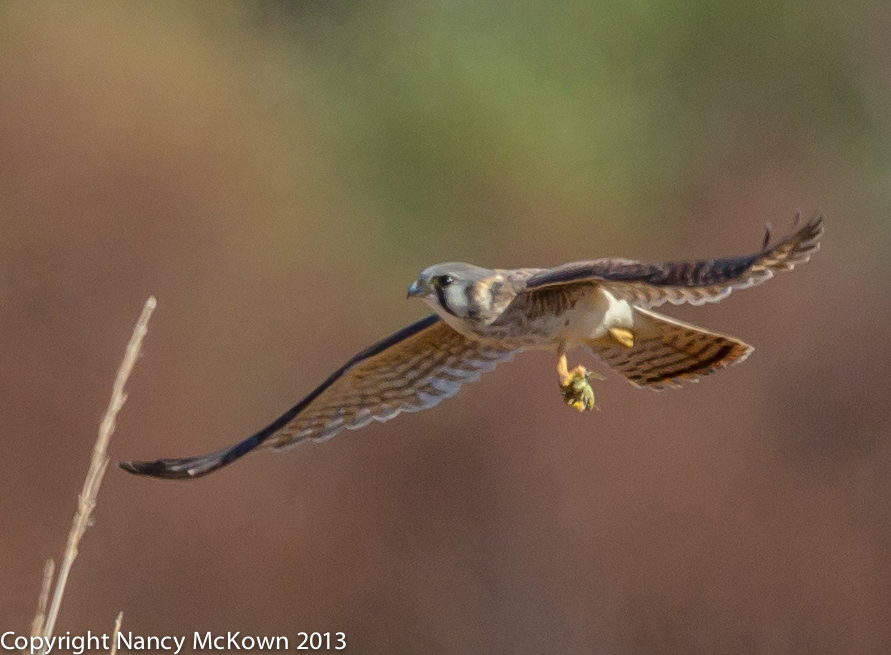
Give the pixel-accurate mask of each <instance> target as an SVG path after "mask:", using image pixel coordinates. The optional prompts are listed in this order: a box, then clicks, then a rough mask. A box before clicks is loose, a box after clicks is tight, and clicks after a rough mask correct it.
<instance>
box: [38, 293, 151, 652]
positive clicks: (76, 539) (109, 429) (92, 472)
mask: <svg viewBox="0 0 891 655" xmlns="http://www.w3.org/2000/svg"><path fill="white" fill-rule="evenodd" d="M157 304H158V303H157V301H156V300H155V297H154V296H151V297H149V299H148V300H146V301H145V306H144V307H143V308H142V314H141V315H140V317H139V320H138V321H137V322H136V327H134V328H133V336H132V337H130V343H129V344H127V350H126V352H125V353H124V360H123V361H122V362H121V366H120V367H119V368H118V373H117V376H116V377H115V381H114V387H113V389H112V393H111V400H110V401H109V403H108V409H107V410H106V411H105V416H104V417H103V418H102V423H101V425H100V426H99V437H98V438H97V439H96V445H95V446H93V457H92V459H91V460H90V469H89V471H88V472H87V478H86V480H84V486H83V488H82V489H81V492H80V495H79V496H78V497H77V513H76V514H75V515H74V522H73V524H72V525H71V531H70V532H69V533H68V545H67V547H66V548H65V555H64V556H63V558H62V566H61V567H59V577H58V578H57V579H56V586H55V589H54V590H53V600H52V603H51V604H50V607H49V612H48V613H44V611H45V608H46V597H47V595H48V593H49V587H50V583H51V581H52V574H53V569H52V566H53V565H52V560H50V561H49V562H48V563H47V566H46V568H45V569H44V581H43V590H42V591H41V597H40V602H39V603H38V610H37V616H35V617H34V623H33V624H32V633H34V632H37V633H39V632H41V631H42V636H43V638H44V640H43V649H42V650H41V655H44V654H45V653H46V651H47V646H48V643H49V639H50V638H51V637H52V636H53V628H55V625H56V618H57V617H58V615H59V606H60V605H61V604H62V596H63V594H64V593H65V585H66V584H67V583H68V574H69V573H70V572H71V566H72V565H73V564H74V560H75V558H76V557H77V548H78V545H79V544H80V540H81V538H82V537H83V536H84V532H86V529H87V527H88V526H89V525H90V520H91V518H92V515H93V509H94V508H95V507H96V497H97V496H98V494H99V486H100V485H101V484H102V478H103V477H104V476H105V470H106V469H107V468H108V462H109V459H108V442H109V440H110V439H111V435H112V434H113V433H114V429H115V420H116V418H117V415H118V412H120V411H121V407H123V406H124V402H125V401H126V400H127V395H126V394H125V393H124V385H125V384H126V383H127V379H128V378H129V377H130V373H131V372H132V371H133V367H134V365H135V364H136V360H137V359H138V358H139V352H140V349H141V348H142V339H143V338H144V337H145V334H146V332H147V331H148V322H149V319H150V318H151V316H152V312H153V311H155V307H156V306H157ZM122 620H123V612H121V613H120V614H118V618H117V621H116V622H115V631H114V642H113V646H112V651H111V652H112V653H113V652H114V651H115V646H116V644H117V634H118V632H119V631H120V628H121V621H122ZM35 636H36V635H35Z"/></svg>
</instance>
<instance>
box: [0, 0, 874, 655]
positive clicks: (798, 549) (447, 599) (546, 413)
mask: <svg viewBox="0 0 891 655" xmlns="http://www.w3.org/2000/svg"><path fill="white" fill-rule="evenodd" d="M889 28H891V6H889V5H888V4H887V3H884V2H877V1H869V0H854V1H853V2H840V1H837V0H836V1H832V0H823V1H817V2H813V3H806V4H805V3H797V2H793V1H792V0H789V1H787V2H777V3H764V2H760V1H759V2H755V1H746V0H744V1H743V2H739V3H713V2H698V1H694V2H689V1H684V2H681V1H680V0H647V1H646V2H638V3H625V2H604V3H576V2H562V1H559V2H551V3H533V2H523V3H498V2H493V1H491V0H485V1H483V2H480V1H478V0H475V1H474V2H463V1H461V0H459V1H458V2H450V3H437V2H427V1H423V0H422V1H421V2H412V1H409V0H390V1H383V2H377V3H357V2H346V1H331V2H322V1H320V0H308V1H305V2H261V1H254V2H240V3H223V2H219V3H210V2H181V3H124V2H113V1H110V0H109V1H96V2H85V3H77V4H75V3H51V2H28V1H23V0H20V1H9V2H4V3H3V4H2V5H0V425H2V426H3V428H2V434H0V443H2V452H3V458H2V460H0V480H2V483H0V484H2V487H0V581H2V584H0V629H2V630H3V631H6V630H15V631H19V632H25V631H26V630H27V629H28V626H29V624H30V620H31V618H32V616H33V613H34V609H35V605H36V598H37V593H38V589H39V584H40V577H41V568H42V564H43V561H44V559H45V558H47V557H50V556H53V557H58V556H59V555H60V554H61V550H62V547H63V544H64V539H65V536H66V534H67V530H68V526H69V524H70V520H71V516H72V514H73V511H74V508H75V498H76V494H77V492H78V490H79V489H80V485H81V483H82V480H83V477H84V474H85V472H86V469H87V464H88V461H89V456H90V451H91V448H92V444H93V441H94V439H95V434H96V429H97V426H98V423H99V419H100V417H101V414H102V412H103V411H104V409H105V406H106V404H107V402H108V400H107V399H108V396H109V393H110V389H111V383H112V379H113V375H114V372H115V369H116V367H117V365H118V362H119V361H120V358H121V356H122V354H123V349H124V345H125V343H126V341H127V339H128V337H129V334H130V330H131V328H132V325H133V322H134V321H135V319H136V317H137V315H138V313H139V309H140V307H141V305H142V303H143V301H144V300H145V298H146V297H147V296H148V295H149V294H155V295H156V296H157V297H158V300H159V308H158V310H157V312H156V314H155V317H154V319H153V322H152V325H151V328H150V331H149V335H148V338H147V341H146V345H145V348H144V357H143V358H142V360H141V361H140V363H139V365H138V367H137V369H136V372H135V376H134V377H133V379H132V380H131V382H130V385H129V388H128V390H129V392H130V400H129V401H128V403H127V405H126V407H125V408H124V411H123V413H122V415H121V417H120V422H119V426H118V432H117V434H116V436H115V438H114V439H113V441H112V444H111V452H112V455H113V457H114V458H116V459H129V458H142V459H146V458H152V459H153V458H156V457H160V456H176V455H192V454H198V453H202V452H205V451H208V450H214V449H217V448H219V447H221V446H224V445H228V444H230V443H233V442H234V441H236V440H239V439H241V438H243V437H244V436H246V435H248V434H250V433H251V432H253V431H255V430H256V429H258V428H260V427H262V426H263V425H264V424H265V423H266V422H268V421H270V420H271V419H273V418H275V417H276V416H278V414H279V413H280V412H281V411H283V410H284V409H286V408H287V407H289V406H290V405H292V404H293V403H295V402H296V401H297V400H299V398H300V397H301V396H302V395H303V394H305V393H307V392H308V391H309V390H311V389H312V388H313V387H314V386H315V384H317V383H318V382H320V381H321V380H322V379H324V377H325V376H327V374H328V373H329V372H330V371H331V370H333V369H334V368H336V367H337V366H339V365H340V364H341V363H342V362H343V361H345V360H346V359H347V358H348V357H349V356H350V355H352V354H353V353H354V352H356V351H358V350H360V349H362V348H363V347H365V346H366V345H367V344H369V343H370V342H372V341H373V340H376V339H377V338H379V337H382V336H384V335H386V334H388V333H390V332H392V331H394V330H396V329H398V328H400V327H402V326H403V325H404V324H407V323H408V322H409V321H412V320H415V319H417V318H420V317H421V316H423V315H425V313H426V312H425V308H424V307H422V306H421V305H420V304H419V303H417V302H412V303H409V302H406V301H405V300H404V293H405V288H406V287H407V285H408V284H409V283H410V282H411V281H412V280H413V279H414V277H415V276H416V274H417V273H418V271H419V270H421V269H422V268H424V267H426V266H427V265H429V264H432V263H435V262H438V261H446V260H456V259H457V260H467V261H472V262H476V263H479V264H484V265H488V266H501V267H513V266H521V265H538V266H550V265H555V264H559V263H562V262H564V261H568V260H572V259H579V258H590V257H598V256H607V255H622V256H633V257H640V258H648V259H655V260H661V259H668V258H692V257H712V256H721V255H731V254H742V253H746V252H751V251H754V250H756V249H757V248H758V247H759V246H760V243H761V238H762V234H763V227H764V223H765V222H766V221H771V222H773V223H774V225H775V226H776V228H777V229H776V231H777V233H785V232H786V231H787V230H788V229H790V227H791V223H792V219H793V217H794V215H795V213H796V212H797V211H801V212H802V214H803V215H804V217H805V218H809V217H810V216H812V215H813V214H814V213H815V212H817V211H822V212H824V213H825V215H826V217H827V235H826V239H825V242H824V247H823V249H822V250H821V252H819V253H818V254H817V256H816V257H815V258H814V260H813V261H812V263H811V264H809V265H807V266H805V267H802V268H801V269H799V270H796V271H795V272H794V273H792V274H787V275H783V276H781V277H780V278H778V279H776V280H774V281H773V282H771V283H769V284H768V285H766V286H765V287H761V288H758V289H756V290H753V291H750V292H744V293H739V294H734V296H733V297H731V298H730V299H729V300H727V301H725V302H724V303H722V304H721V305H720V306H711V307H705V308H697V309H689V308H677V309H675V308H670V309H669V312H668V313H670V314H672V315H674V316H678V317H680V318H685V319H688V320H693V321H695V322H697V323H699V324H702V325H705V326H708V327H711V328H713V329H715V330H719V331H727V332H730V333H732V334H735V335H738V336H740V337H741V338H743V339H745V340H747V341H749V342H750V343H752V344H754V345H755V346H756V347H757V350H756V352H755V354H754V356H753V357H752V358H751V359H750V360H749V361H748V362H747V363H746V364H745V365H744V366H742V367H740V368H735V369H732V370H730V371H728V372H725V373H723V374H721V375H720V376H718V377H716V378H714V379H709V380H705V381H703V382H702V383H701V384H699V385H692V386H688V387H686V388H684V389H683V390H681V391H677V392H670V393H663V394H655V393H647V392H642V391H638V390H635V389H634V388H632V387H631V386H630V385H628V384H626V383H624V382H623V381H622V380H621V379H620V378H619V377H618V376H616V375H613V374H609V375H608V379H607V381H606V382H604V383H601V384H599V385H598V386H597V391H598V403H599V405H600V411H599V412H595V413H592V414H589V415H585V416H580V415H577V414H576V413H575V412H572V411H569V410H568V409H566V408H565V407H564V406H563V405H562V404H561V402H560V399H559V395H558V393H557V390H556V385H555V378H554V372H553V356H551V355H549V354H544V353H532V354H528V355H524V356H523V357H521V358H519V359H518V360H517V361H516V362H515V363H513V364H511V365H509V366H504V367H501V368H499V369H498V370H497V371H496V372H494V373H492V374H490V375H488V376H486V377H485V378H484V379H483V380H481V381H480V382H478V383H476V384H475V385H474V386H472V387H471V388H469V389H468V390H466V391H465V392H464V393H462V394H461V395H460V396H458V397H457V398H455V399H453V400H451V401H448V402H446V403H445V404H443V405H442V406H440V407H439V408H437V409H436V410H434V411H430V412H426V413H423V414H420V415H409V416H405V417H402V418H400V419H399V420H397V421H394V422H392V423H389V424H386V425H374V426H371V427H369V428H367V429H365V430H363V431H361V432H358V433H347V434H342V435H340V436H339V437H338V438H336V439H334V440H332V441H329V442H327V443H325V444H322V445H307V446H302V447H300V448H298V449H296V450H294V451H291V452H289V453H286V454H282V455H278V456H272V455H269V454H266V453H261V454H257V455H255V456H252V457H249V458H247V459H245V460H243V461H241V462H239V463H238V464H237V465H235V466H233V467H231V468H230V469H226V470H225V471H223V472H220V473H218V474H216V475H213V476H211V477H209V478H206V479H203V480H200V481H196V482H192V483H173V482H158V481H153V480H146V479H138V478H134V477H131V476H128V475H126V474H125V473H123V472H121V471H118V470H116V469H114V470H110V471H109V473H108V476H107V478H106V481H105V485H104V487H103V489H102V492H101V494H100V498H99V504H98V509H97V512H96V524H95V526H94V527H93V528H92V529H91V530H89V531H88V533H87V535H86V538H85V540H84V542H83V544H82V548H81V555H80V559H79V560H78V562H77V563H76V565H75V568H74V571H73V574H72V577H71V580H70V584H69V590H68V595H67V597H66V601H65V603H64V605H63V608H62V612H61V616H60V619H59V623H58V626H57V632H61V633H64V632H65V631H71V632H72V634H82V633H85V632H86V630H91V631H93V632H94V633H95V632H110V630H111V626H112V622H113V619H114V617H115V615H116V613H117V612H118V610H124V613H125V615H124V629H125V630H130V631H133V632H134V633H135V634H143V635H165V634H173V635H184V634H185V635H191V634H192V633H193V632H194V631H202V632H203V631H208V630H211V631H216V632H225V631H227V630H232V631H235V630H241V631H243V632H250V633H252V634H261V635H264V634H265V635H276V634H284V635H287V636H289V637H291V640H292V642H291V643H292V647H293V646H294V645H296V643H295V640H296V636H297V632H298V631H301V630H308V631H312V630H316V631H338V630H340V631H345V632H346V633H347V636H348V640H349V644H350V652H354V653H420V652H423V653H472V652H480V653H482V652H492V653H529V654H533V653H557V652H560V653H590V652H597V653H619V654H626V653H703V654H706V653H708V654H714V653H883V652H888V648H889V644H891V568H889V566H891V555H889V553H891V435H889V425H891V403H889V402H888V400H887V396H888V388H889V372H888V370H889V361H891V358H889V355H891V345H889V344H891V324H889V320H891V311H889V303H888V293H889V291H891V267H889V265H888V263H887V261H888V255H887V253H888V247H889V245H891V244H889V232H891V230H889V221H888V219H889V216H891V73H889V71H891V46H889V44H891V41H889V40H888V37H887V35H888V33H889ZM579 356H580V357H583V356H584V355H583V354H582V353H579Z"/></svg>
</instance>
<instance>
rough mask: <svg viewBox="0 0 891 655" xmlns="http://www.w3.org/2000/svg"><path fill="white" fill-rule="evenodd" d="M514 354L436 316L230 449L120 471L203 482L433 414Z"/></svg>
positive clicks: (370, 352) (360, 358)
mask: <svg viewBox="0 0 891 655" xmlns="http://www.w3.org/2000/svg"><path fill="white" fill-rule="evenodd" d="M513 352H514V349H513V348H504V347H500V346H498V345H497V344H488V343H483V342H477V341H471V340H469V339H467V338H465V337H464V336H462V335H460V334H458V333H457V332H455V331H454V330H453V329H452V328H451V327H449V326H448V325H446V324H445V323H443V322H442V321H441V320H440V319H439V317H437V316H436V315H433V316H428V317H427V318H425V319H422V320H420V321H418V322H416V323H414V324H412V325H410V326H408V327H406V328H404V329H402V330H400V331H398V332H396V333H395V334H393V335H391V336H389V337H387V338H386V339H383V340H381V341H379V342H378V343H376V344H374V345H373V346H371V347H369V348H366V349H365V350H363V351H362V352H361V353H359V354H358V355H356V356H355V357H353V358H352V359H350V360H349V361H348V362H347V363H346V364H344V365H343V366H342V367H341V368H339V369H338V370H337V371H335V372H334V373H333V374H332V375H331V376H330V377H329V378H328V379H327V380H325V382H323V383H322V384H321V385H319V386H318V387H317V388H316V389H315V390H314V391H312V392H311V393H310V394H309V395H307V396H306V397H305V398H304V399H303V400H301V401H300V402H299V403H297V404H296V405H295V406H294V407H292V408H291V409H289V410H288V411H287V412H285V413H284V414H282V415H281V416H280V417H279V418H278V419H276V420H275V421H273V422H272V423H271V424H270V425H268V426H266V427H265V428H263V429H262V430H260V431H259V432H257V433H256V434H254V435H252V436H251V437H248V438H247V439H245V440H244V441H241V442H239V443H237V444H235V445H234V446H230V447H228V448H224V449H222V450H218V451H215V452H212V453H208V454H206V455H199V456H197V457H187V458H183V459H160V460H157V461H154V462H134V461H127V462H121V463H120V464H119V466H120V467H121V468H123V469H124V470H125V471H129V472H130V473H136V474H139V475H149V476H153V477H158V478H172V479H191V478H197V477H201V476H203V475H207V474H208V473H211V472H213V471H215V470H217V469H219V468H222V467H223V466H226V465H227V464H230V463H232V462H234V461H235V460H237V459H239V458H240V457H242V456H244V455H246V454H247V453H249V452H251V451H252V450H254V449H256V448H258V447H260V446H272V447H273V448H285V447H288V446H290V445H293V444H296V443H298V442H300V441H303V440H305V439H310V438H311V439H316V440H322V439H327V438H329V437H332V436H334V435H335V434H336V433H337V432H339V431H340V430H342V429H344V428H347V429H357V428H360V427H362V426H364V425H367V424H368V423H370V422H371V421H373V420H377V421H386V420H389V419H391V418H393V417H395V416H396V415H398V414H400V413H401V412H415V411H420V410H422V409H426V408H428V407H433V406H435V405H436V404H438V403H439V402H440V401H441V400H442V399H443V398H448V397H450V396H453V395H454V394H455V393H457V392H458V390H459V388H460V386H461V384H463V383H466V382H471V381H473V380H475V379H476V378H477V377H478V376H479V374H480V373H481V372H484V371H488V370H491V369H493V368H494V367H495V364H496V363H498V362H499V361H505V360H507V359H510V358H511V357H512V356H513Z"/></svg>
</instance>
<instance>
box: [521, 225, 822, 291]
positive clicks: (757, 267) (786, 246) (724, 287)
mask: <svg viewBox="0 0 891 655" xmlns="http://www.w3.org/2000/svg"><path fill="white" fill-rule="evenodd" d="M768 236H769V233H768ZM822 236H823V217H822V216H817V217H816V218H814V219H813V220H811V221H810V222H808V223H807V224H806V225H804V226H803V227H801V229H799V230H798V231H797V232H795V233H794V234H792V235H790V236H788V237H786V238H785V239H783V240H781V241H780V242H778V243H777V244H776V245H774V246H772V247H770V248H767V247H766V243H765V248H764V249H762V251H761V252H758V253H755V254H753V255H746V256H742V257H727V258H724V259H702V260H698V261H688V262H663V263H659V264H650V263H646V262H639V261H635V260H632V259H594V260H591V261H583V262H572V263H569V264H564V265H563V266H557V267H555V268H550V269H546V270H543V271H541V272H539V273H536V274H535V275H533V276H532V277H531V278H529V280H528V281H527V282H526V289H527V290H530V291H531V290H534V289H541V288H545V287H558V286H563V285H568V284H576V283H584V282H588V283H595V284H600V285H602V286H603V287H605V288H606V289H607V290H609V291H610V293H612V294H613V295H614V296H616V297H617V298H619V299H624V300H627V301H628V302H630V303H633V304H635V305H638V306H640V307H658V306H659V305H662V304H664V303H666V302H670V303H673V304H675V305H680V304H682V303H690V304H693V305H701V304H703V303H707V302H718V301H719V300H722V299H724V298H726V297H727V296H728V295H730V292H731V291H733V290H734V289H746V288H748V287H753V286H755V285H758V284H761V283H762V282H766V281H767V280H769V279H770V278H772V277H773V276H774V273H776V272H777V271H783V270H791V269H792V268H794V267H795V266H796V265H797V264H803V263H805V262H806V261H808V260H809V259H810V256H811V255H812V254H813V253H815V252H816V251H817V250H818V249H819V248H820V238H821V237H822Z"/></svg>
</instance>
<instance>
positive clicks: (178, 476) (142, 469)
mask: <svg viewBox="0 0 891 655" xmlns="http://www.w3.org/2000/svg"><path fill="white" fill-rule="evenodd" d="M187 461H188V460H169V459H158V460H155V461H153V462H139V461H135V460H126V461H123V462H118V468H120V469H123V470H124V471H127V473H132V474H133V475H144V476H147V477H150V478H163V479H166V480H190V479H192V478H197V477H201V476H202V475H206V474H207V473H210V471H212V470H214V469H213V468H208V469H207V470H204V471H201V470H200V469H196V468H188V466H186V462H187Z"/></svg>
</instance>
